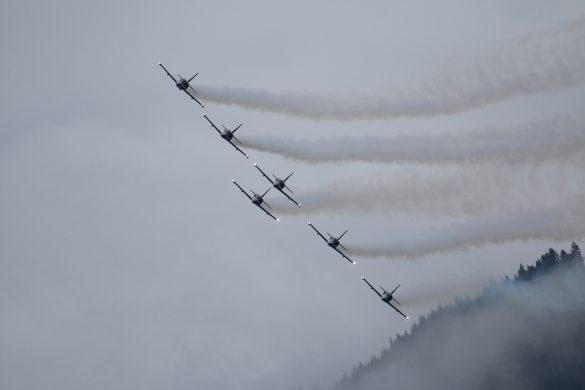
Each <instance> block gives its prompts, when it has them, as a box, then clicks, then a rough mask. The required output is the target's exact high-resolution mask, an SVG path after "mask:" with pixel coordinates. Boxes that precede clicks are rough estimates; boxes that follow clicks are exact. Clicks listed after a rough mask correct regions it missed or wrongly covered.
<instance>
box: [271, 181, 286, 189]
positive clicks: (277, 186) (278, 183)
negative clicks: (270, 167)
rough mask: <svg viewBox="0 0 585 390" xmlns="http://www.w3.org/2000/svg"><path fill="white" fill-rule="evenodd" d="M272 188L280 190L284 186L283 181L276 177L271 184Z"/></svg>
mask: <svg viewBox="0 0 585 390" xmlns="http://www.w3.org/2000/svg"><path fill="white" fill-rule="evenodd" d="M273 186H274V188H276V189H279V190H282V189H283V188H284V181H282V180H281V179H276V180H275V181H274V184H273Z"/></svg>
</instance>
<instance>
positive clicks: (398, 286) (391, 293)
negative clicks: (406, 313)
mask: <svg viewBox="0 0 585 390" xmlns="http://www.w3.org/2000/svg"><path fill="white" fill-rule="evenodd" d="M398 287H400V284H399V285H398V286H396V288H395V289H394V290H392V292H391V293H390V294H394V292H395V291H396V290H398Z"/></svg>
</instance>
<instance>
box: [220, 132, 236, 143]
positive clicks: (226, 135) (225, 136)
mask: <svg viewBox="0 0 585 390" xmlns="http://www.w3.org/2000/svg"><path fill="white" fill-rule="evenodd" d="M221 138H223V139H225V140H226V141H230V140H231V139H232V138H234V134H233V133H232V132H231V131H229V130H224V131H223V132H222V133H221Z"/></svg>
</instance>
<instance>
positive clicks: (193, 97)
mask: <svg viewBox="0 0 585 390" xmlns="http://www.w3.org/2000/svg"><path fill="white" fill-rule="evenodd" d="M189 88H191V87H189ZM189 88H187V89H185V93H186V94H187V95H189V97H190V98H191V99H193V100H195V101H196V102H197V104H199V105H200V106H201V108H203V103H201V102H200V101H199V100H197V98H196V97H195V96H193V92H191V91H190V89H189ZM191 89H193V88H191ZM193 91H195V90H194V89H193Z"/></svg>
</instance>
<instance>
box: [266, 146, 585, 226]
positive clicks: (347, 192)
mask: <svg viewBox="0 0 585 390" xmlns="http://www.w3.org/2000/svg"><path fill="white" fill-rule="evenodd" d="M583 157H585V156H578V158H577V156H576V158H573V159H571V160H568V161H567V162H563V163H549V164H543V165H538V166H536V167H535V166H534V165H532V164H522V165H518V166H515V167H514V169H509V167H508V166H507V165H506V164H489V165H485V166H484V165H480V166H468V167H462V168H460V167H453V168H452V169H448V170H444V169H443V170H439V171H437V170H428V169H425V170H414V171H411V172H408V171H407V172H395V173H392V174H390V173H377V174H371V175H367V176H358V177H349V178H346V179H341V180H337V181H333V182H331V183H328V184H325V185H323V186H321V187H320V188H316V189H314V190H310V191H308V192H305V193H297V192H295V199H296V200H297V201H299V202H301V203H302V205H303V206H302V207H301V208H298V207H291V205H290V204H289V203H288V202H287V200H286V199H284V198H281V199H278V201H276V200H274V201H273V200H270V203H271V206H272V207H273V208H274V211H275V212H276V213H277V214H281V215H284V214H289V215H298V214H317V213H328V214H364V213H376V214H387V215H396V214H404V215H406V214H420V215H426V216H448V217H470V216H481V215H486V214H496V215H497V214H507V213H516V212H523V211H533V210H538V209H541V208H550V207H556V206H557V205H560V204H563V203H564V202H566V201H568V200H570V199H573V198H574V197H575V196H578V195H581V194H582V193H583V192H584V191H585V171H584V170H583V169H582V168H581V166H582V164H583ZM569 161H570V162H569Z"/></svg>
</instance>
